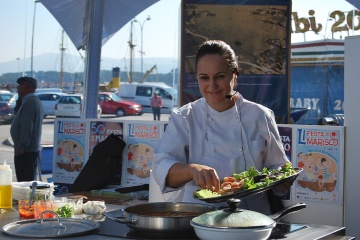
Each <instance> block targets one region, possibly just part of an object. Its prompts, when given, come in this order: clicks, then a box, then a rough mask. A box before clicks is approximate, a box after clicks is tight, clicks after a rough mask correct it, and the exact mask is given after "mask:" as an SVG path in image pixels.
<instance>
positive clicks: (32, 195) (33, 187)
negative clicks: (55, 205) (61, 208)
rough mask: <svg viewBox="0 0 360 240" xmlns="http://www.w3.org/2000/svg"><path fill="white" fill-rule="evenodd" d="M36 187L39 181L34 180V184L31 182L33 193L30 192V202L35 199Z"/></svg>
mask: <svg viewBox="0 0 360 240" xmlns="http://www.w3.org/2000/svg"><path fill="white" fill-rule="evenodd" d="M36 187H37V182H32V184H31V194H30V197H29V204H31V203H32V201H33V199H34V194H35V190H36Z"/></svg>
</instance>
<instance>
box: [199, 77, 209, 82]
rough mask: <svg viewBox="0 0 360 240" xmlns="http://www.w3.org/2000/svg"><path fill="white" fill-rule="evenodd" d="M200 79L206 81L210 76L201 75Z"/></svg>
mask: <svg viewBox="0 0 360 240" xmlns="http://www.w3.org/2000/svg"><path fill="white" fill-rule="evenodd" d="M198 79H199V80H202V81H206V80H207V79H209V78H208V77H207V76H199V77H198Z"/></svg>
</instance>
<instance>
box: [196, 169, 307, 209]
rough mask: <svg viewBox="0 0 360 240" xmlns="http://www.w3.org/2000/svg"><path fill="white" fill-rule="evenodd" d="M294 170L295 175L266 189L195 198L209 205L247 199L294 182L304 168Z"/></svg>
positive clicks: (235, 190)
mask: <svg viewBox="0 0 360 240" xmlns="http://www.w3.org/2000/svg"><path fill="white" fill-rule="evenodd" d="M294 169H295V170H296V173H295V174H293V175H291V176H289V177H287V178H284V179H281V180H278V181H275V182H272V183H270V184H269V185H268V186H266V187H262V188H257V189H251V190H240V189H234V191H231V192H228V193H224V194H223V195H221V196H218V197H211V198H196V197H194V198H196V199H198V200H201V201H204V202H207V203H218V202H225V201H227V200H228V199H230V198H242V197H246V196H249V195H253V194H256V193H260V192H263V191H267V190H270V189H272V188H275V187H277V186H280V185H282V184H285V183H288V182H292V181H294V180H295V179H296V178H297V177H298V176H299V174H300V173H301V172H302V171H303V169H302V168H294Z"/></svg>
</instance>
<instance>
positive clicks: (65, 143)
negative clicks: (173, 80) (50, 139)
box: [53, 119, 87, 184]
mask: <svg viewBox="0 0 360 240" xmlns="http://www.w3.org/2000/svg"><path fill="white" fill-rule="evenodd" d="M55 130H56V131H55V132H54V133H55V141H54V143H55V144H54V155H55V156H54V159H55V160H54V163H53V181H54V183H66V184H72V183H73V182H74V181H75V179H76V178H77V176H78V175H79V173H80V171H81V170H82V168H83V167H84V165H85V164H86V161H87V154H86V153H87V147H86V145H87V144H86V121H85V120H70V119H64V120H59V121H56V122H55Z"/></svg>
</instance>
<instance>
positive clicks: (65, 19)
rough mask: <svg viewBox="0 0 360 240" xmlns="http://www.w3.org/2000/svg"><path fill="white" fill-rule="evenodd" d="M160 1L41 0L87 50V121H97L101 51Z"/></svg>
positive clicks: (78, 44) (75, 43)
mask: <svg viewBox="0 0 360 240" xmlns="http://www.w3.org/2000/svg"><path fill="white" fill-rule="evenodd" d="M157 1H159V0H61V1H59V0H40V2H41V3H42V4H43V5H44V6H45V7H46V8H47V9H48V10H49V12H50V13H51V14H52V15H53V16H54V17H55V19H56V20H57V21H58V22H59V23H60V25H61V26H62V28H63V29H64V31H65V32H66V33H67V35H68V36H69V38H70V39H71V41H72V42H73V43H74V45H75V46H76V48H77V49H85V50H86V63H85V68H86V69H85V79H84V84H85V93H84V98H85V106H84V108H83V109H84V110H85V112H84V113H83V114H82V116H83V115H85V118H96V116H97V104H98V87H99V78H100V59H101V47H102V45H104V44H105V43H106V41H107V40H109V39H110V38H111V37H112V36H113V35H114V34H115V33H116V32H117V31H118V30H119V29H120V28H122V27H123V26H124V25H125V24H126V23H128V22H129V21H131V20H132V19H133V18H134V17H135V16H136V15H138V14H139V13H140V12H142V11H143V10H145V9H146V8H148V7H149V6H151V5H152V4H154V3H156V2H157Z"/></svg>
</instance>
